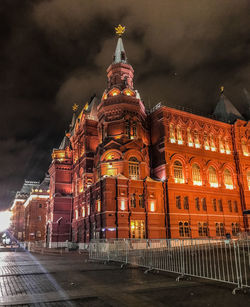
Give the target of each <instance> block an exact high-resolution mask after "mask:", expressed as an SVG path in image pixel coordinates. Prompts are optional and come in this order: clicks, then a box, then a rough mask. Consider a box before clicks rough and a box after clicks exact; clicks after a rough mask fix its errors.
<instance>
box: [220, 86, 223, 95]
mask: <svg viewBox="0 0 250 307" xmlns="http://www.w3.org/2000/svg"><path fill="white" fill-rule="evenodd" d="M220 92H221V94H223V93H224V86H221V87H220Z"/></svg>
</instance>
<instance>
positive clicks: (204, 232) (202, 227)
mask: <svg viewBox="0 0 250 307" xmlns="http://www.w3.org/2000/svg"><path fill="white" fill-rule="evenodd" d="M198 233H199V236H200V237H207V236H208V225H207V223H201V222H200V223H198Z"/></svg>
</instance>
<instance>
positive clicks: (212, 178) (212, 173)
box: [208, 166, 218, 188]
mask: <svg viewBox="0 0 250 307" xmlns="http://www.w3.org/2000/svg"><path fill="white" fill-rule="evenodd" d="M208 180H209V184H210V187H213V188H217V187H218V178H217V174H216V170H215V168H213V167H212V166H210V167H209V169H208Z"/></svg>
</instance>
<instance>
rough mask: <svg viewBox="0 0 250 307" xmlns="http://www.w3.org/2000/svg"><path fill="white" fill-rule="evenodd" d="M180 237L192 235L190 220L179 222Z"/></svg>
mask: <svg viewBox="0 0 250 307" xmlns="http://www.w3.org/2000/svg"><path fill="white" fill-rule="evenodd" d="M179 235H180V237H190V228H189V223H188V222H179Z"/></svg>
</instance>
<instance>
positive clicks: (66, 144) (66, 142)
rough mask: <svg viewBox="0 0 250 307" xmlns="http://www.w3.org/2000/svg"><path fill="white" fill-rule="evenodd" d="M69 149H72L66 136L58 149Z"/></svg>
mask: <svg viewBox="0 0 250 307" xmlns="http://www.w3.org/2000/svg"><path fill="white" fill-rule="evenodd" d="M67 147H70V140H69V138H68V137H67V136H66V135H65V136H64V138H63V139H62V142H61V144H60V146H59V148H58V149H66V148H67Z"/></svg>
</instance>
